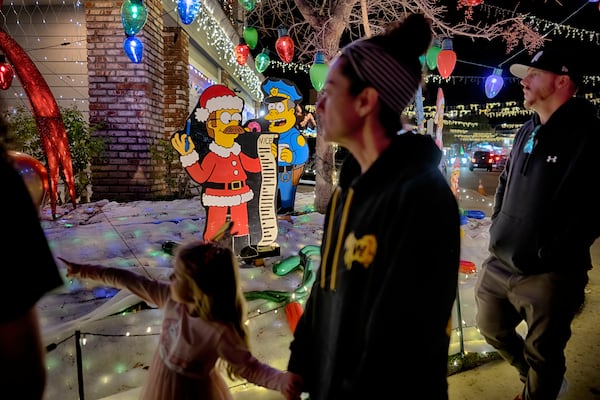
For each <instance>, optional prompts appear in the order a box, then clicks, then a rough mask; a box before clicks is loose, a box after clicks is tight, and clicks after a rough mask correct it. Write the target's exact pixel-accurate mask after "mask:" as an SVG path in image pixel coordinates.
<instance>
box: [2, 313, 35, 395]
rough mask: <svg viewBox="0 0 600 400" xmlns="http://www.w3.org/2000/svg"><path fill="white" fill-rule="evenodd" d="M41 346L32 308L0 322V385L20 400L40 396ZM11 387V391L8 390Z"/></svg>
mask: <svg viewBox="0 0 600 400" xmlns="http://www.w3.org/2000/svg"><path fill="white" fill-rule="evenodd" d="M45 357H46V350H45V349H44V348H43V345H42V341H41V335H40V326H39V322H38V315H37V309H36V307H35V306H34V307H31V308H30V309H29V310H28V311H27V312H25V313H23V314H21V315H20V316H18V317H17V318H16V319H13V320H11V321H6V322H3V323H1V324H0V365H3V366H4V368H2V369H3V372H2V374H0V388H2V390H3V391H5V392H13V393H18V394H19V395H18V396H17V397H19V398H20V399H41V398H42V396H43V394H44V388H45V386H46V368H45ZM11 387H12V390H11Z"/></svg>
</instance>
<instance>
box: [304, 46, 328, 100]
mask: <svg viewBox="0 0 600 400" xmlns="http://www.w3.org/2000/svg"><path fill="white" fill-rule="evenodd" d="M328 71H329V67H328V66H327V64H325V56H323V53H321V52H320V51H317V53H316V54H315V62H314V63H313V65H311V66H310V70H309V71H308V75H309V76H310V82H311V83H312V86H313V87H314V88H315V90H316V91H317V92H320V91H321V89H323V86H324V85H325V78H327V72H328Z"/></svg>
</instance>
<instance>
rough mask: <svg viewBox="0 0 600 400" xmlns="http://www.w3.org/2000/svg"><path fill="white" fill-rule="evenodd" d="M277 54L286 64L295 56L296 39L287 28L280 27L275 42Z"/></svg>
mask: <svg viewBox="0 0 600 400" xmlns="http://www.w3.org/2000/svg"><path fill="white" fill-rule="evenodd" d="M275 50H277V55H278V56H279V58H281V61H283V62H284V63H286V64H289V63H290V62H291V61H292V59H293V58H294V41H293V40H292V38H291V37H290V36H289V35H288V34H287V29H285V28H279V38H277V41H276V42H275Z"/></svg>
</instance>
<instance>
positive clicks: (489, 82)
mask: <svg viewBox="0 0 600 400" xmlns="http://www.w3.org/2000/svg"><path fill="white" fill-rule="evenodd" d="M502 86H504V79H503V78H502V70H501V69H500V68H494V72H493V73H492V74H491V75H490V76H488V77H487V78H486V80H485V95H486V96H487V97H488V99H492V98H494V97H496V95H497V94H498V93H499V92H500V89H502Z"/></svg>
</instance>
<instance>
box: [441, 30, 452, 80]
mask: <svg viewBox="0 0 600 400" xmlns="http://www.w3.org/2000/svg"><path fill="white" fill-rule="evenodd" d="M437 66H438V71H439V73H440V76H441V77H442V78H444V79H446V78H448V77H449V76H450V74H452V71H454V67H455V66H456V53H455V52H454V49H453V48H452V39H444V40H443V41H442V50H441V51H440V53H439V54H438V57H437Z"/></svg>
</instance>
